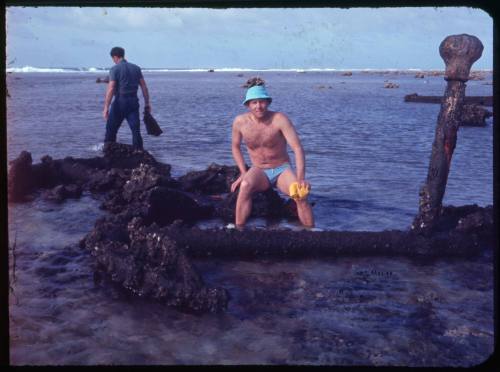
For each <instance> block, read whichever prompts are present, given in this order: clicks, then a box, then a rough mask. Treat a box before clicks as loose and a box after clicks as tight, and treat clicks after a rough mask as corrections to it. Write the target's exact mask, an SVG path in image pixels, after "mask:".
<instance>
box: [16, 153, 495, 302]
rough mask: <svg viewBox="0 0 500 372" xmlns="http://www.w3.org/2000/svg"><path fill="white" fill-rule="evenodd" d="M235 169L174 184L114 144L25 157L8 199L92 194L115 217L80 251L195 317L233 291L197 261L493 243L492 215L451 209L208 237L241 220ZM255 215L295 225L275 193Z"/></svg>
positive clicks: (258, 199)
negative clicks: (368, 223) (341, 225)
mask: <svg viewBox="0 0 500 372" xmlns="http://www.w3.org/2000/svg"><path fill="white" fill-rule="evenodd" d="M238 175H239V174H238V169H237V167H234V166H224V165H218V164H212V165H210V166H209V167H208V168H207V169H206V170H204V171H196V172H190V173H187V174H186V175H184V176H182V177H179V178H173V177H171V175H170V165H168V164H164V163H161V162H158V161H157V160H156V159H154V157H153V156H151V155H150V154H149V153H148V152H147V151H142V152H137V151H134V150H133V148H132V147H131V146H129V145H125V144H118V143H111V144H107V145H106V146H105V147H104V149H103V156H100V157H94V158H88V159H83V158H71V157H67V158H64V159H59V160H54V159H52V158H51V157H49V156H44V157H43V158H42V159H41V162H40V163H37V164H33V160H32V157H31V154H30V153H29V152H26V151H23V152H22V153H21V154H20V155H19V157H18V158H16V159H15V160H13V161H12V162H10V169H9V176H8V200H9V202H11V203H16V202H23V201H26V200H30V199H32V198H34V197H42V198H45V199H47V200H50V201H53V202H63V201H64V200H65V199H66V198H78V197H80V195H81V194H82V193H83V192H90V193H92V194H94V195H96V197H98V198H99V199H101V200H102V204H101V208H102V209H104V210H106V211H107V212H108V213H107V214H106V216H105V217H103V218H100V219H98V220H97V221H96V223H95V226H94V229H93V230H92V231H90V232H89V233H88V234H87V235H86V236H85V237H84V238H83V239H82V240H81V241H80V247H81V248H82V249H86V250H88V251H89V252H90V253H91V255H92V256H93V257H94V258H95V261H94V262H95V272H96V275H97V276H102V275H104V276H106V277H107V278H109V279H110V280H111V281H112V282H114V283H116V284H118V285H119V286H121V287H123V288H125V289H126V290H127V291H129V292H130V293H133V294H135V295H137V296H141V297H144V298H150V299H154V300H157V301H161V302H162V303H165V304H167V305H169V306H174V307H176V308H179V309H182V310H184V311H194V312H204V311H210V312H218V311H223V310H224V309H225V308H226V307H227V303H228V301H229V298H230V296H229V293H228V292H227V291H226V290H225V289H224V288H212V287H210V286H207V285H206V284H205V283H204V281H203V279H202V277H201V276H200V275H199V274H198V273H197V271H196V269H195V267H194V266H193V265H192V264H191V263H190V259H191V258H192V257H197V258H206V259H210V258H213V257H218V258H225V259H231V258H239V259H241V258H259V257H280V258H287V259H292V258H293V259H300V258H309V257H338V256H345V255H351V256H361V255H385V256H396V255H397V256H406V257H413V258H423V259H432V258H436V257H468V256H471V255H476V254H479V253H480V252H481V251H482V250H483V249H484V248H485V247H491V246H492V244H493V243H492V242H493V212H492V208H491V207H488V208H480V207H477V206H464V207H446V208H444V209H443V213H442V215H441V218H440V222H439V223H438V224H437V225H436V228H435V229H434V230H433V231H425V232H423V231H419V230H418V229H415V230H411V229H409V230H408V231H381V232H349V231H308V230H304V231H291V230H244V231H239V230H235V229H227V228H222V227H221V228H212V229H200V228H197V227H194V226H193V225H194V224H195V223H196V222H198V221H200V220H204V219H207V218H213V217H218V218H221V219H222V220H223V221H226V222H232V221H233V220H234V209H235V203H236V198H237V193H231V192H230V185H231V183H232V182H233V181H234V180H235V179H236V178H237V177H238ZM252 215H253V216H275V217H280V218H289V219H295V218H296V210H295V209H294V203H293V202H292V203H290V201H285V200H284V199H282V198H281V197H280V196H279V195H278V193H277V192H276V191H274V190H269V191H267V192H265V193H260V194H257V195H255V198H254V208H253V211H252Z"/></svg>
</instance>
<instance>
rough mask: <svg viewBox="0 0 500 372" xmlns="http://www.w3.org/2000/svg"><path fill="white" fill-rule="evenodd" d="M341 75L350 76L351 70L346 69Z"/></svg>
mask: <svg viewBox="0 0 500 372" xmlns="http://www.w3.org/2000/svg"><path fill="white" fill-rule="evenodd" d="M342 76H352V72H351V71H346V72H344V73H343V74H342Z"/></svg>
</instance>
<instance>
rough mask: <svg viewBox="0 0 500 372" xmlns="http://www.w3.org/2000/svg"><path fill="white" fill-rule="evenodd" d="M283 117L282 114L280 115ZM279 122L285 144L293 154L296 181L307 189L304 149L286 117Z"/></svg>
mask: <svg viewBox="0 0 500 372" xmlns="http://www.w3.org/2000/svg"><path fill="white" fill-rule="evenodd" d="M282 115H283V114H282ZM282 118H283V120H281V132H282V133H283V136H284V137H285V139H286V142H287V143H288V145H289V146H290V148H291V149H292V151H293V153H294V154H295V166H296V167H297V181H298V183H299V185H301V186H307V187H309V186H310V185H309V182H307V181H306V179H305V177H306V159H305V155H304V149H303V147H302V144H301V143H300V139H299V136H298V134H297V131H296V130H295V127H294V126H293V124H292V122H291V121H290V119H288V118H287V117H286V115H283V116H282Z"/></svg>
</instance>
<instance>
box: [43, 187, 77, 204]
mask: <svg viewBox="0 0 500 372" xmlns="http://www.w3.org/2000/svg"><path fill="white" fill-rule="evenodd" d="M81 195H82V188H81V187H80V186H78V185H75V184H71V185H58V186H56V187H54V188H53V189H51V190H48V191H45V192H44V193H42V198H44V199H45V200H49V201H53V202H57V203H60V202H63V201H64V200H66V199H68V198H73V199H76V198H79V197H80V196H81Z"/></svg>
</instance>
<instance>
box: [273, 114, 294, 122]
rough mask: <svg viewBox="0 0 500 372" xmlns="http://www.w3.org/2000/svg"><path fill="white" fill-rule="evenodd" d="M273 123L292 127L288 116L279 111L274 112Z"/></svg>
mask: <svg viewBox="0 0 500 372" xmlns="http://www.w3.org/2000/svg"><path fill="white" fill-rule="evenodd" d="M273 122H275V123H276V124H279V125H293V124H292V121H291V120H290V119H289V118H288V116H287V115H286V114H284V113H283V112H279V111H276V112H274V116H273Z"/></svg>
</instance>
